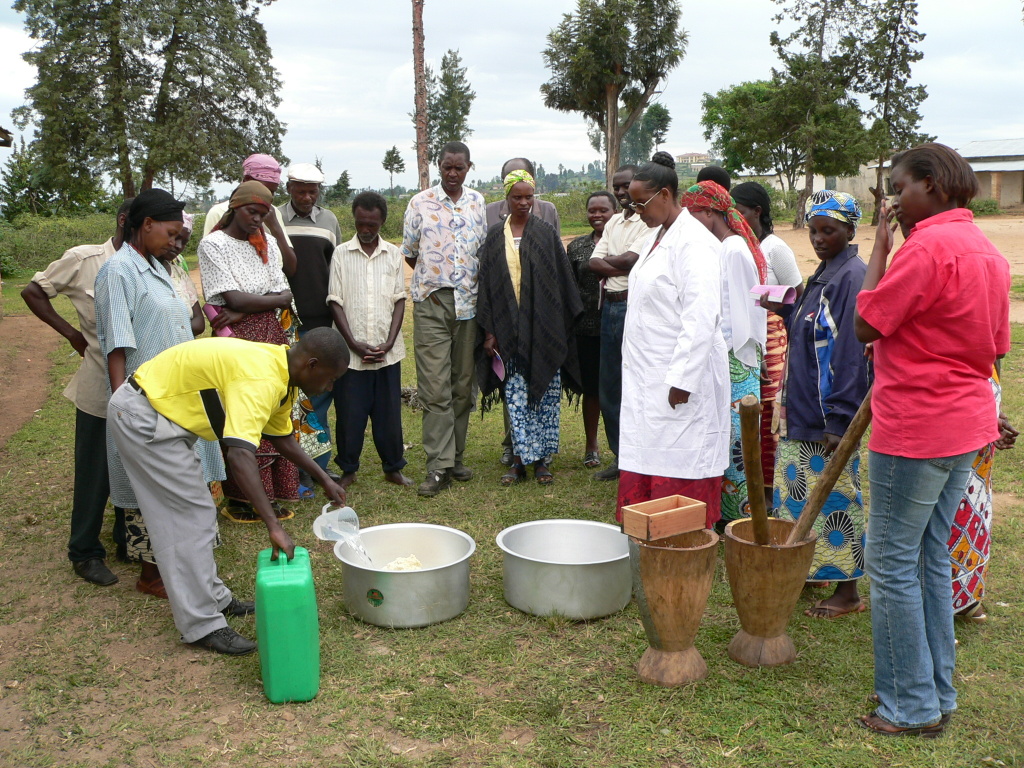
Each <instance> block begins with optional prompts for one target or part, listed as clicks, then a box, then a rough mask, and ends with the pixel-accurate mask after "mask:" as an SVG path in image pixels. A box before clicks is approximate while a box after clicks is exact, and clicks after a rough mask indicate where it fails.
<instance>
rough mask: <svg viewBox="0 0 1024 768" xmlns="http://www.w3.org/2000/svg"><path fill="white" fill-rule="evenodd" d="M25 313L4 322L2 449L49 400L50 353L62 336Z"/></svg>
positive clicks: (0, 342) (0, 343) (0, 346)
mask: <svg viewBox="0 0 1024 768" xmlns="http://www.w3.org/2000/svg"><path fill="white" fill-rule="evenodd" d="M21 309H22V310H23V313H21V314H15V315H6V316H5V317H3V319H2V320H0V449H3V446H4V444H5V443H6V442H7V439H8V438H9V437H10V436H11V435H13V434H14V433H15V432H17V431H18V430H19V429H21V425H22V424H24V423H25V422H26V421H28V420H29V419H30V418H32V414H33V413H35V412H36V410H37V409H39V408H40V407H41V406H42V404H43V402H44V401H45V400H46V389H47V386H46V384H47V378H46V373H47V371H49V370H50V353H51V352H52V351H53V350H54V349H56V348H57V344H58V343H59V342H60V341H61V337H60V335H59V334H58V333H57V332H56V331H54V330H53V329H52V328H50V327H49V326H48V325H44V324H43V323H41V322H39V321H38V320H37V319H36V318H35V317H34V316H33V315H32V314H30V313H29V311H28V310H27V309H26V308H25V306H24V305H22V307H21Z"/></svg>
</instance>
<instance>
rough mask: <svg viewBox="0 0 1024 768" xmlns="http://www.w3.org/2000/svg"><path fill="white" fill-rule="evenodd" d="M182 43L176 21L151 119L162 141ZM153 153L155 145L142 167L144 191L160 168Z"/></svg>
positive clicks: (156, 137)
mask: <svg viewBox="0 0 1024 768" xmlns="http://www.w3.org/2000/svg"><path fill="white" fill-rule="evenodd" d="M181 43H182V37H181V34H180V33H179V32H178V27H177V23H175V26H174V29H173V30H172V31H171V38H170V40H168V42H167V45H166V46H165V47H164V50H163V60H164V69H163V72H162V74H161V76H160V88H159V90H158V91H157V94H156V102H155V103H154V105H153V119H152V120H151V121H150V128H151V133H150V135H151V136H152V137H155V140H156V141H160V136H161V135H162V130H161V129H162V128H163V126H164V123H165V122H166V120H167V118H168V116H169V111H170V106H169V105H170V78H171V72H172V71H173V69H174V66H175V64H176V63H177V56H178V48H180V47H181ZM157 151H159V149H157ZM153 154H154V147H152V146H150V147H146V162H145V164H144V165H143V167H142V189H141V190H140V191H142V192H145V191H146V190H147V189H152V188H153V180H154V179H155V178H156V174H157V171H159V170H160V169H159V168H158V167H157V165H158V163H157V162H156V159H155V158H154V157H153ZM172 181H173V180H172Z"/></svg>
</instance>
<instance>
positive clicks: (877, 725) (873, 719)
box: [857, 709, 946, 739]
mask: <svg viewBox="0 0 1024 768" xmlns="http://www.w3.org/2000/svg"><path fill="white" fill-rule="evenodd" d="M857 724H858V725H859V726H860V727H861V728H867V729H868V730H869V731H871V732H872V733H877V734H879V735H880V736H920V737H921V738H922V739H935V738H938V737H939V736H941V735H942V732H943V731H945V730H946V725H945V723H943V722H942V721H941V720H940V721H939V722H937V723H935V724H934V725H922V726H919V727H917V728H901V727H900V726H898V725H893V724H892V723H889V722H888V721H886V720H883V719H882V718H881V717H880V716H879V714H878V710H877V709H876V710H875V711H874V712H872V713H871V714H870V715H861V716H860V717H858V718H857Z"/></svg>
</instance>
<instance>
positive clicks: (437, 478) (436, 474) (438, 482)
mask: <svg viewBox="0 0 1024 768" xmlns="http://www.w3.org/2000/svg"><path fill="white" fill-rule="evenodd" d="M451 484H452V476H451V473H450V472H449V471H448V470H447V469H434V470H431V471H430V472H427V479H426V480H424V481H423V482H422V483H420V484H419V486H418V487H417V488H416V493H418V494H419V495H420V496H426V497H427V498H430V497H432V496H437V494H439V493H440V492H441V491H443V490H444V489H445V488H448V487H449V486H450V485H451Z"/></svg>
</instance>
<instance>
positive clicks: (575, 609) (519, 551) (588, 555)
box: [497, 520, 632, 619]
mask: <svg viewBox="0 0 1024 768" xmlns="http://www.w3.org/2000/svg"><path fill="white" fill-rule="evenodd" d="M497 542H498V546H499V547H500V548H501V551H502V552H504V553H505V567H504V583H505V600H506V602H508V604H509V605H511V606H512V607H513V608H518V609H519V610H520V611H523V612H524V613H529V614H533V615H534V616H554V615H557V616H564V617H566V618H569V619H596V618H599V617H601V616H608V615H610V614H613V613H616V612H617V611H621V610H622V609H623V608H625V607H626V605H627V604H628V603H629V598H630V593H631V590H632V577H631V575H630V569H629V540H628V538H627V537H626V536H625V535H624V534H623V533H622V532H621V531H620V530H619V527H618V526H617V525H609V524H608V523H596V522H592V521H590V520H535V521H533V522H529V523H520V524H519V525H513V526H512V527H511V528H506V529H505V530H503V531H502V532H501V533H499V534H498V538H497Z"/></svg>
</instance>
